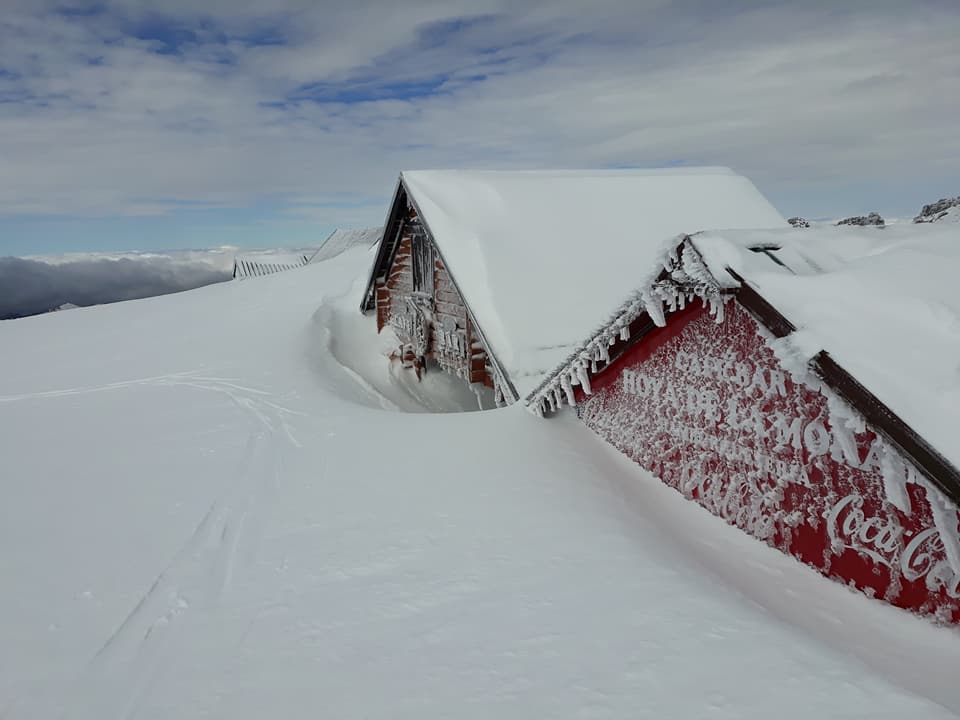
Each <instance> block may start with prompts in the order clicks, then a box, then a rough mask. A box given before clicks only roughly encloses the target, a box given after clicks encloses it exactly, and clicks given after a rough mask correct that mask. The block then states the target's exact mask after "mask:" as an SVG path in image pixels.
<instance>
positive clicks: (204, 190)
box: [0, 0, 960, 224]
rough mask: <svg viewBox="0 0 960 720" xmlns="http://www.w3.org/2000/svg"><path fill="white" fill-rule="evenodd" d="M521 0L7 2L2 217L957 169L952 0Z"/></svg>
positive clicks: (889, 188) (376, 212)
mask: <svg viewBox="0 0 960 720" xmlns="http://www.w3.org/2000/svg"><path fill="white" fill-rule="evenodd" d="M517 6H518V4H517V3H508V2H506V0H448V1H445V2H439V1H438V0H413V1H412V2H409V3H402V4H399V3H394V2H387V1H386V0H353V1H352V2H350V3H340V4H338V5H334V4H331V3H323V4H322V5H321V4H318V3H312V2H309V3H308V2H296V1H294V0H271V1H270V2H266V1H261V0H246V1H245V2H227V1H226V0H215V1H212V2H210V1H208V2H202V3H197V2H192V1H191V2H187V0H172V1H171V2H166V3H164V4H163V5H162V10H158V9H157V8H158V7H160V6H158V5H157V4H156V3H148V2H146V1H143V2H139V1H137V0H114V1H113V2H104V3H101V4H99V5H90V4H87V3H69V2H68V3H65V4H64V3H58V4H56V5H53V4H47V5H44V4H43V3H36V2H22V1H18V0H14V2H12V3H11V7H10V9H8V10H7V11H6V12H5V13H4V15H3V16H2V17H0V68H2V70H0V103H2V105H0V106H2V108H3V112H2V113H0V155H2V157H3V158H4V162H3V163H2V165H0V215H7V216H12V215H24V214H33V215H68V216H81V217H82V216H111V215H130V216H150V215H165V214H170V213H175V212H176V211H177V209H178V208H179V207H180V204H182V203H183V202H184V201H201V202H205V203H210V204H214V205H218V206H221V207H228V208H229V207H236V208H243V207H249V206H251V205H253V204H256V203H262V202H263V201H264V199H265V198H269V199H270V200H271V202H274V203H275V204H277V206H278V207H279V208H280V209H279V210H278V211H277V217H278V218H279V219H282V218H284V217H290V216H291V215H292V216H299V217H311V218H314V217H315V218H317V219H318V220H319V219H321V215H322V211H323V207H322V206H321V207H307V206H304V205H303V204H299V205H298V204H297V203H296V198H298V197H316V196H320V197H330V196H336V195H337V194H347V195H349V196H350V197H351V198H356V197H362V198H364V199H365V202H366V206H365V208H364V209H363V210H362V211H359V212H358V211H357V210H356V208H357V205H356V204H355V203H354V204H350V203H347V204H345V205H344V212H343V215H345V216H347V217H350V218H355V219H356V221H357V222H358V223H359V224H369V223H374V224H375V223H376V222H379V221H380V220H381V219H382V215H383V212H384V208H383V207H382V206H381V205H383V204H384V203H385V202H386V196H387V195H388V194H389V192H390V191H391V189H392V187H393V183H394V181H395V178H396V175H397V173H398V171H399V170H401V169H406V168H414V167H451V166H474V167H521V166H527V167H556V166H581V167H582V166H606V165H617V166H622V165H658V164H664V163H671V164H672V163H677V162H683V163H687V164H724V165H731V166H734V167H735V168H737V169H738V170H740V171H742V172H745V173H747V174H748V175H750V176H751V177H753V178H754V179H755V180H756V181H757V182H758V184H759V185H760V186H761V187H762V189H764V190H765V191H766V192H768V193H769V194H771V195H772V196H773V197H774V199H775V200H778V199H779V200H781V202H780V204H781V205H783V204H784V202H783V199H784V198H790V199H791V201H793V202H795V203H796V204H794V205H793V206H792V207H790V208H783V209H784V210H790V211H798V212H799V211H803V212H809V213H811V214H829V213H833V212H839V211H841V210H849V211H850V212H853V211H859V210H861V209H873V208H859V207H841V205H842V203H843V202H846V201H847V200H845V198H844V192H846V191H843V192H837V190H838V189H840V190H843V189H845V188H846V189H849V188H850V187H856V186H858V185H860V186H865V185H867V184H870V183H874V184H875V183H876V181H877V178H878V177H880V178H885V182H884V187H883V188H882V189H881V190H882V192H881V193H880V196H879V197H878V199H877V202H878V209H881V210H884V209H887V208H888V207H890V206H891V205H893V204H896V203H901V204H902V205H904V206H905V207H904V208H903V211H904V212H906V211H907V210H911V209H913V207H914V206H919V204H921V202H922V201H926V200H929V198H926V197H925V196H924V197H917V196H916V194H917V192H918V191H917V190H916V188H917V187H919V186H920V185H921V184H924V183H926V184H929V182H930V181H931V180H933V179H939V181H940V182H942V183H943V192H944V193H946V192H947V191H948V190H951V187H948V185H950V186H952V185H953V184H956V183H960V174H958V171H957V167H960V136H958V134H957V133H956V129H955V122H956V120H955V119H956V117H958V116H960V93H957V92H956V87H955V85H956V78H957V77H960V53H958V52H957V50H956V38H957V36H958V34H960V6H957V5H956V3H955V2H947V1H946V0H941V1H938V0H927V1H926V2H915V3H909V4H907V3H902V2H894V1H892V0H874V1H871V2H867V1H866V0H850V1H849V2H845V3H835V2H826V1H822V0H810V1H809V2H804V3H796V2H787V1H786V0H758V1H757V2H731V1H729V0H710V1H709V2H708V1H706V0H677V1H674V2H637V1H636V0H598V2H595V3H592V4H591V6H590V10H589V12H586V11H585V10H584V7H585V6H584V5H583V4H582V2H579V0H576V1H574V0H556V1H554V2H546V1H543V2H540V1H536V0H534V1H531V2H526V3H523V4H522V7H517ZM57 9H58V10H57ZM55 10H57V11H55ZM924 187H926V185H924ZM954 190H955V189H954ZM849 197H852V195H848V196H847V198H849ZM883 203H887V205H886V206H883ZM285 204H287V205H288V207H284V205H285Z"/></svg>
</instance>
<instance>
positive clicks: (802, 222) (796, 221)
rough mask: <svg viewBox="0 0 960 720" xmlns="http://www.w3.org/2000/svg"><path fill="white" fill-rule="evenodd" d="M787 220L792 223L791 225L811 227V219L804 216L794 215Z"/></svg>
mask: <svg viewBox="0 0 960 720" xmlns="http://www.w3.org/2000/svg"><path fill="white" fill-rule="evenodd" d="M787 222H788V223H790V224H791V225H793V226H794V227H795V228H808V227H810V221H809V220H805V219H804V218H802V217H792V218H790V219H789V220H787Z"/></svg>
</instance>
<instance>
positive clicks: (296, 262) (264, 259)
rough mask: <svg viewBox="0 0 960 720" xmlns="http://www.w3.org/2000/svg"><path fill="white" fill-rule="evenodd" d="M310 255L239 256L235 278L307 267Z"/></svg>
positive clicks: (294, 253) (298, 253)
mask: <svg viewBox="0 0 960 720" xmlns="http://www.w3.org/2000/svg"><path fill="white" fill-rule="evenodd" d="M309 260H310V255H309V254H307V253H301V252H293V253H291V252H276V251H264V252H250V253H245V254H243V255H237V257H236V259H235V260H234V263H233V276H234V277H235V278H248V277H261V276H263V275H272V274H273V273H278V272H283V271H284V270H293V269H294V268H298V267H301V266H303V265H306V264H307V262H309Z"/></svg>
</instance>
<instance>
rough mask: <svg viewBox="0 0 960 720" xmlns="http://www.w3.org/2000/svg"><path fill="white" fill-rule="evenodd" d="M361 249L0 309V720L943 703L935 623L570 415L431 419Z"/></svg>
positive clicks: (957, 662)
mask: <svg viewBox="0 0 960 720" xmlns="http://www.w3.org/2000/svg"><path fill="white" fill-rule="evenodd" d="M797 232H802V231H799V230H798V231H797ZM371 260H372V256H371V253H370V252H369V251H368V249H367V248H364V247H354V248H353V249H349V250H346V251H345V252H343V253H341V254H338V255H337V256H336V257H334V258H333V259H330V260H325V261H318V262H313V263H311V264H309V265H306V266H304V267H301V268H297V269H294V270H290V271H288V272H283V273H278V274H275V275H270V276H267V277H263V278H259V279H258V280H257V281H256V282H228V283H219V284H215V285H211V286H208V287H204V288H201V289H198V290H194V291H191V292H188V293H180V294H177V295H170V296H166V297H158V298H150V299H145V300H137V301H132V302H126V303H120V304H115V305H106V306H100V307H94V308H86V309H76V310H72V311H71V312H68V313H51V314H48V315H43V316H39V317H35V318H28V319H24V320H16V321H11V322H5V323H0V349H2V353H0V458H2V461H0V462H2V465H0V467H2V472H0V492H2V497H3V502H2V503H0V508H2V509H0V568H2V577H3V588H4V591H3V593H2V594H0V668H2V672H0V717H3V718H11V719H18V720H19V719H20V718H59V717H66V718H84V719H86V718H89V719H91V720H93V719H96V720H105V719H108V718H132V717H136V718H201V717H222V718H231V719H235V718H251V719H253V718H263V717H273V716H276V717H283V718H316V717H328V718H411V719H414V718H415V719H417V720H422V719H424V718H441V717H453V718H490V717H500V718H548V717H549V718H565V717H569V718H574V717H578V718H585V717H589V718H626V717H655V718H704V717H714V718H738V719H739V718H772V717H776V718H809V717H823V718H902V717H905V716H906V717H914V718H931V719H933V718H949V717H956V716H957V714H958V713H960V687H958V685H957V683H956V668H957V667H958V666H960V634H958V632H957V631H956V630H954V629H950V628H943V627H935V626H934V625H932V624H930V623H928V622H926V621H924V620H921V619H919V618H917V617H914V616H912V615H909V614H908V613H906V612H903V611H900V610H896V609H894V608H891V607H888V606H885V605H883V604H881V603H879V602H874V601H871V600H869V599H867V598H865V597H864V596H862V595H860V594H857V593H853V592H851V591H849V590H848V589H847V588H845V587H843V586H840V585H838V584H835V583H832V582H829V581H827V580H825V579H823V578H822V577H820V576H819V575H817V574H816V573H815V572H814V571H812V570H810V569H808V568H806V567H804V566H802V565H800V564H799V563H797V562H796V561H794V560H792V559H790V558H788V557H787V556H784V555H782V554H780V553H779V552H777V551H776V550H773V549H771V548H769V547H767V546H765V545H763V544H762V543H760V542H758V541H756V540H753V539H751V538H749V537H747V536H746V535H744V534H742V533H741V532H740V531H738V530H736V529H735V528H732V527H729V526H727V525H726V524H724V522H723V521H722V520H720V519H718V518H715V517H714V516H712V515H710V514H709V513H707V512H706V511H705V510H703V509H701V508H699V507H697V506H696V505H695V504H693V503H690V502H688V501H686V500H684V499H683V498H682V497H681V496H680V495H679V494H677V493H675V492H674V491H672V490H671V489H669V488H667V487H665V486H664V485H662V484H661V483H660V482H659V481H657V480H655V479H654V478H652V477H649V476H647V475H645V474H644V473H643V472H642V471H641V470H639V469H638V468H637V466H635V465H634V464H632V463H631V462H629V461H627V460H626V459H624V458H622V457H620V456H619V455H618V454H617V453H616V451H615V450H613V449H612V448H609V447H607V446H606V445H604V444H603V443H602V441H600V440H599V439H598V438H596V437H594V436H593V435H592V434H591V433H590V432H588V431H586V430H585V429H584V428H583V427H582V426H581V425H580V424H579V423H578V422H577V421H576V418H575V417H574V416H573V414H572V413H569V412H568V413H566V414H561V415H560V416H559V417H556V418H553V419H551V420H549V421H547V420H541V419H538V418H536V417H534V416H533V415H532V414H530V413H528V412H526V411H525V410H524V409H523V408H522V407H521V405H520V404H517V405H514V406H511V407H508V408H504V409H501V410H496V411H489V412H459V413H456V414H451V413H449V412H444V411H454V410H467V409H473V408H474V406H475V403H476V400H475V398H474V397H473V395H472V393H470V392H469V391H468V392H466V393H464V392H462V391H461V390H459V389H458V388H459V385H458V384H457V382H456V380H455V379H449V378H448V376H445V375H443V374H441V373H428V374H427V375H426V376H425V377H424V380H423V382H421V383H418V382H417V381H416V380H415V379H414V378H413V376H412V375H411V374H410V373H405V372H404V371H403V370H402V369H399V368H397V367H396V366H393V367H391V366H390V365H389V364H388V362H387V360H386V358H385V357H384V354H383V353H384V352H385V351H386V349H385V348H384V347H383V340H382V339H381V338H379V337H378V336H377V335H376V333H375V325H374V320H373V318H370V317H364V316H362V315H360V314H359V313H358V312H357V307H358V305H359V303H360V296H361V294H362V292H363V281H364V280H365V278H366V274H367V273H368V271H369V265H370V262H371ZM645 271H646V269H643V272H645ZM441 413H443V414H441Z"/></svg>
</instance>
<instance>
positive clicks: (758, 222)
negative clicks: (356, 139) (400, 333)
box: [365, 168, 786, 398]
mask: <svg viewBox="0 0 960 720" xmlns="http://www.w3.org/2000/svg"><path fill="white" fill-rule="evenodd" d="M408 196H409V198H410V200H411V201H412V204H413V205H414V206H415V207H416V208H417V210H418V213H419V215H420V217H421V220H422V221H423V223H424V225H425V226H426V228H427V231H428V233H429V234H430V236H431V237H432V238H433V241H434V243H435V244H436V246H437V248H438V250H439V252H440V254H441V256H442V258H443V260H444V262H445V263H446V266H447V269H448V270H449V271H450V274H451V276H452V277H453V279H454V281H455V283H456V284H457V286H458V288H459V289H460V292H461V294H462V295H463V298H464V300H465V302H466V303H467V305H468V307H469V309H470V310H471V312H472V315H473V317H474V319H475V320H476V322H477V324H478V325H479V326H480V329H481V331H482V333H483V335H484V339H485V341H486V342H487V344H488V347H489V350H490V351H491V352H492V353H493V355H494V356H495V358H496V361H497V363H498V365H499V367H500V368H501V369H502V370H503V371H504V373H505V374H506V375H507V378H508V380H509V381H510V383H512V385H513V386H514V388H515V389H516V391H517V393H518V395H519V397H521V398H522V397H524V396H526V395H527V394H528V393H529V392H530V391H531V390H533V389H534V388H535V387H536V386H537V385H538V384H539V383H540V381H541V380H542V378H543V376H544V375H545V374H546V373H547V372H549V371H550V370H551V369H553V368H554V367H556V366H557V365H558V364H559V363H560V362H562V361H563V359H564V358H565V357H567V355H568V354H569V353H570V352H571V350H573V349H574V347H576V345H577V343H578V342H579V341H580V340H582V339H583V337H584V336H586V335H587V334H588V333H589V331H590V330H591V328H593V327H594V326H595V324H596V322H597V319H598V318H602V317H603V316H604V315H605V314H606V313H607V312H608V311H609V309H610V308H611V307H613V306H615V305H616V304H617V302H618V301H620V300H621V299H622V298H623V297H624V296H625V295H626V294H627V293H628V292H629V291H630V290H631V289H632V288H634V287H636V286H637V284H638V283H639V282H640V281H641V280H642V278H643V277H644V276H645V275H646V274H647V273H648V271H649V268H650V267H651V266H652V265H653V264H654V263H655V262H657V260H658V259H659V257H660V256H661V253H662V251H663V248H664V246H665V244H666V243H669V242H670V241H671V240H672V239H673V238H674V237H675V236H676V235H677V234H679V233H685V232H686V233H692V232H696V231H698V230H704V229H708V228H764V227H780V226H785V225H786V223H785V222H784V220H783V218H782V217H781V216H780V214H779V213H778V212H777V211H776V210H775V209H774V208H773V206H772V205H771V204H770V203H769V202H768V201H767V200H766V199H765V198H764V197H763V196H762V195H761V194H760V193H759V192H758V191H757V189H756V188H755V187H754V186H753V184H752V183H751V182H750V181H749V180H747V179H746V178H744V177H741V176H739V175H736V174H734V173H733V172H732V171H730V170H728V169H726V168H671V169H661V170H563V171H556V170H536V171H459V170H436V171H416V172H404V173H402V174H401V177H400V182H399V183H398V186H397V192H396V194H395V198H394V207H393V209H392V210H391V217H388V222H387V227H386V231H387V235H389V233H390V232H391V224H392V221H393V220H392V219H393V218H395V217H396V215H397V212H396V211H397V206H398V205H399V204H400V200H401V199H403V200H404V203H405V199H406V197H408ZM396 229H398V228H394V229H393V231H394V232H395V231H396ZM389 241H390V238H388V237H387V236H386V235H385V240H384V243H383V245H382V247H381V253H380V256H378V263H380V262H383V261H389V257H388V256H389V252H390V250H389ZM382 270H383V269H382V268H380V269H379V270H378V268H377V267H375V268H374V270H373V273H372V275H371V279H370V287H369V288H368V295H367V297H368V298H369V297H370V295H369V292H370V288H372V286H373V283H374V280H375V277H376V276H377V274H378V272H382ZM366 305H367V303H366V302H365V306H366Z"/></svg>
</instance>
